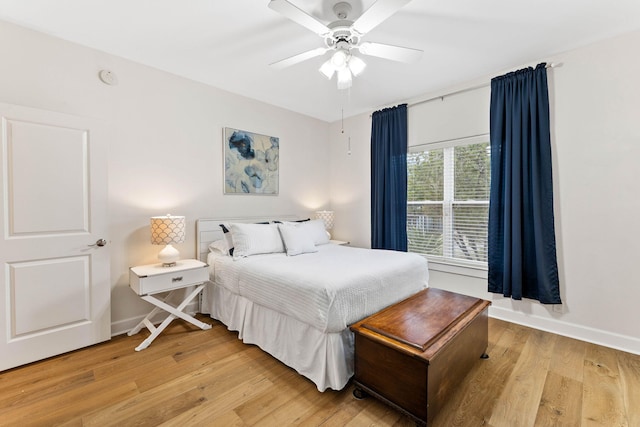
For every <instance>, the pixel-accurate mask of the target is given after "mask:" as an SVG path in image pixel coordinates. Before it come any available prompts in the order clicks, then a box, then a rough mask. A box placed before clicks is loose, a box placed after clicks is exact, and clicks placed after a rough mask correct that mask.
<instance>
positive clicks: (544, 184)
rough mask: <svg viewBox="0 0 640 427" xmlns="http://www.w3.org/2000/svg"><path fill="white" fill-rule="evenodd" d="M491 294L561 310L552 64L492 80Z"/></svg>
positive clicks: (489, 259)
mask: <svg viewBox="0 0 640 427" xmlns="http://www.w3.org/2000/svg"><path fill="white" fill-rule="evenodd" d="M490 120H491V122H490V134H491V137H490V138H491V195H490V202H489V257H488V264H489V292H495V293H501V294H503V295H504V296H506V297H511V298H513V299H517V300H519V299H522V298H532V299H536V300H538V301H540V302H541V303H545V304H560V303H561V301H560V290H559V280H558V265H557V260H556V241H555V229H554V219H553V186H552V177H551V175H552V174H551V137H550V126H549V94H548V88H547V70H546V64H544V63H543V64H539V65H538V66H537V67H536V68H535V69H533V68H531V67H529V68H526V69H523V70H519V71H515V72H511V73H508V74H506V75H504V76H500V77H496V78H494V79H492V80H491V119H490Z"/></svg>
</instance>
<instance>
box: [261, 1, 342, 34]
mask: <svg viewBox="0 0 640 427" xmlns="http://www.w3.org/2000/svg"><path fill="white" fill-rule="evenodd" d="M269 9H272V10H275V11H276V12H278V13H280V14H281V15H284V16H285V17H286V18H288V19H290V20H292V21H293V22H295V23H297V24H300V25H302V26H303V27H305V28H308V29H310V30H311V31H313V32H314V33H316V34H318V35H320V36H324V35H325V34H328V33H330V32H331V30H330V29H329V27H327V26H326V25H324V24H323V23H322V22H320V21H318V20H317V19H316V18H314V17H313V16H311V15H309V14H308V13H307V12H305V11H303V10H302V9H300V8H298V7H297V6H295V5H294V4H292V3H289V2H288V1H287V0H271V1H270V2H269Z"/></svg>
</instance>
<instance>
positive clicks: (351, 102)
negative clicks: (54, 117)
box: [0, 0, 640, 122]
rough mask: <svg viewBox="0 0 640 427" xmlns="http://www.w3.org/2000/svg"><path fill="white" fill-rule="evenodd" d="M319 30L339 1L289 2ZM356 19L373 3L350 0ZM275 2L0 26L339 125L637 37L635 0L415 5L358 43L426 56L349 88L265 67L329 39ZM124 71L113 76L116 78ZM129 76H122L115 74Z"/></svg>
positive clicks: (382, 69)
mask: <svg viewBox="0 0 640 427" xmlns="http://www.w3.org/2000/svg"><path fill="white" fill-rule="evenodd" d="M290 1H291V2H292V3H294V4H295V5H296V6H298V7H299V8H301V9H303V10H304V11H306V12H307V13H309V14H311V15H313V16H315V17H317V18H318V19H320V20H321V21H323V22H324V23H329V22H331V21H333V20H334V19H335V17H334V15H333V13H332V12H331V8H332V6H333V4H335V3H336V2H337V1H338V0H290ZM349 1H350V3H351V4H352V6H353V9H354V11H353V12H352V17H353V19H355V18H356V17H357V16H359V14H360V13H362V11H363V10H366V9H367V8H368V7H369V6H371V4H373V2H374V0H349ZM268 2H269V1H268V0H55V1H52V0H0V20H5V21H9V22H13V23H15V24H19V25H22V26H25V27H28V28H31V29H35V30H38V31H42V32H44V33H47V34H50V35H53V36H56V37H60V38H63V39H66V40H70V41H73V42H76V43H78V44H82V45H85V46H89V47H92V48H95V49H98V50H101V51H104V52H108V53H111V54H114V55H117V56H120V57H123V58H127V59H130V60H133V61H136V62H140V63H143V64H146V65H149V66H152V67H155V68H159V69H161V70H165V71H168V72H171V73H174V74H177V75H181V76H184V77H187V78H190V79H193V80H196V81H199V82H203V83H206V84H209V85H212V86H215V87H218V88H222V89H225V90H227V91H230V92H233V93H237V94H240V95H244V96H247V97H250V98H254V99H258V100H261V101H264V102H267V103H269V104H273V105H277V106H280V107H284V108H286V109H289V110H293V111H297V112H300V113H303V114H306V115H309V116H312V117H316V118H318V119H321V120H324V121H328V122H332V121H336V120H339V119H340V117H341V110H342V109H344V116H345V117H349V116H352V115H355V114H359V113H363V112H370V111H372V110H375V109H378V108H380V107H384V106H388V105H393V104H396V103H398V102H402V101H406V100H409V99H411V98H415V97H416V96H419V95H421V94H425V93H428V92H431V91H434V90H437V89H441V88H444V87H448V86H452V85H455V84H458V83H463V82H465V81H469V80H472V79H474V78H477V77H480V76H486V75H492V73H496V72H499V71H501V70H505V69H510V68H511V67H519V66H521V65H523V64H526V65H535V64H534V63H533V62H532V61H539V60H544V59H546V57H548V56H550V55H553V54H557V53H560V52H563V51H566V50H570V49H574V48H576V47H579V46H583V45H586V44H589V43H592V42H594V41H597V40H601V39H605V38H609V37H612V36H615V35H617V34H622V33H625V32H629V31H634V30H638V29H640V0H437V1H436V0H413V1H412V2H411V3H409V4H408V5H407V6H405V7H404V8H402V9H401V10H400V11H398V12H397V13H396V14H394V15H393V16H391V17H390V18H389V19H387V20H386V21H385V22H383V23H382V24H380V25H379V26H378V27H376V28H374V29H373V30H372V31H371V32H369V33H368V34H367V35H366V36H365V37H364V39H363V41H375V42H380V43H385V44H392V45H399V46H406V47H412V48H417V49H422V50H424V54H423V56H422V59H421V60H420V61H419V62H418V63H416V64H411V65H407V64H403V63H397V62H392V61H387V60H383V59H379V58H373V57H364V56H363V57H362V58H363V59H364V60H365V61H366V63H367V64H368V67H367V69H366V70H365V72H364V74H363V75H361V76H360V77H356V78H355V79H354V83H353V87H352V88H351V89H350V90H347V91H339V90H338V89H337V88H336V82H335V78H334V79H333V80H332V81H328V80H326V79H325V78H324V77H323V76H322V75H321V74H320V73H318V71H317V70H318V68H319V66H320V65H321V64H322V62H323V61H324V60H326V58H327V56H328V55H329V54H326V55H325V56H324V57H317V58H313V59H310V60H308V61H306V62H303V63H300V64H297V65H294V66H292V67H290V68H287V69H284V70H276V69H273V68H272V67H270V66H269V65H268V64H270V63H272V62H275V61H278V60H281V59H284V58H287V57H289V56H293V55H295V54H298V53H301V52H304V51H307V50H310V49H312V48H316V47H322V46H323V43H322V39H321V38H320V37H319V36H317V35H316V34H314V33H312V32H311V31H309V30H307V29H306V28H304V27H301V26H300V25H298V24H296V23H294V22H291V21H289V20H288V19H286V18H284V17H283V16H281V15H279V14H278V13H276V12H274V11H272V10H271V9H269V8H268V7H267V4H268ZM112 71H114V72H115V73H116V75H117V74H118V70H112ZM119 78H121V79H122V78H126V76H119Z"/></svg>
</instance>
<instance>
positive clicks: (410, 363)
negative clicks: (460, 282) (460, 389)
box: [351, 288, 491, 425]
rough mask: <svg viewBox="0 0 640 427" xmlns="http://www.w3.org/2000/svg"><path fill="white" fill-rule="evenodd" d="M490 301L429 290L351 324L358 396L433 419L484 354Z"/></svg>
mask: <svg viewBox="0 0 640 427" xmlns="http://www.w3.org/2000/svg"><path fill="white" fill-rule="evenodd" d="M490 304H491V303H490V302H489V301H485V300H482V299H478V298H473V297H469V296H466V295H460V294H456V293H452V292H448V291H443V290H440V289H434V288H428V289H425V290H423V291H421V292H419V293H417V294H415V295H413V296H412V297H410V298H408V299H406V300H404V301H401V302H399V303H397V304H394V305H392V306H390V307H387V308H386V309H384V310H382V311H380V312H378V313H376V314H374V315H372V316H370V317H367V318H366V319H363V320H361V321H360V322H358V323H356V324H354V325H352V326H351V330H352V331H353V332H354V334H355V376H354V384H355V386H356V391H355V392H354V394H356V396H358V394H362V392H365V393H366V394H370V395H372V396H374V397H376V398H378V399H381V400H382V401H384V402H386V403H388V404H390V405H391V406H393V407H395V408H397V409H399V410H400V411H402V412H404V413H406V414H408V415H409V416H411V417H412V418H413V419H414V420H416V422H418V423H419V424H423V425H426V424H428V423H430V422H431V420H432V419H433V417H434V416H435V415H436V413H437V412H438V411H439V409H440V408H441V407H442V406H443V405H444V403H445V402H446V399H447V397H448V396H449V395H450V394H451V392H452V391H453V390H454V389H455V387H456V386H457V385H458V384H460V382H461V381H462V379H463V378H464V377H465V376H466V375H467V373H468V372H469V370H470V369H471V367H472V366H473V365H474V364H475V363H476V362H477V361H478V360H479V359H480V358H481V357H483V356H485V351H486V349H487V343H488V319H487V311H488V307H489V305H490Z"/></svg>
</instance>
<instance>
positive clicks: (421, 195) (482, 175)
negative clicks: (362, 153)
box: [407, 135, 491, 269]
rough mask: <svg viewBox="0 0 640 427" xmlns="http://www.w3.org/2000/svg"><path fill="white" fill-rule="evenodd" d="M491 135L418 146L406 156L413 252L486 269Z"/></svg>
mask: <svg viewBox="0 0 640 427" xmlns="http://www.w3.org/2000/svg"><path fill="white" fill-rule="evenodd" d="M488 141H489V136H488V135H481V136H476V137H472V138H464V139H457V140H453V141H447V142H444V143H438V144H427V145H421V146H414V147H411V148H410V149H409V154H408V155H407V172H408V202H407V204H408V206H407V236H408V239H409V251H410V252H416V253H420V254H423V255H426V256H427V257H428V258H429V259H430V260H431V261H435V262H438V263H444V264H452V265H458V266H465V267H475V268H481V269H486V265H487V226H488V219H489V189H490V174H491V167H490V154H491V153H490V145H489V142H488Z"/></svg>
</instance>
